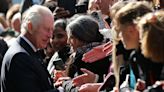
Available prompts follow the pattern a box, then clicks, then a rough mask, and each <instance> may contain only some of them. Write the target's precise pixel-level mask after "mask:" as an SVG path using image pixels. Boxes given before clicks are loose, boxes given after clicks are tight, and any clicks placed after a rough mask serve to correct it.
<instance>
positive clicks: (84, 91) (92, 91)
mask: <svg viewBox="0 0 164 92" xmlns="http://www.w3.org/2000/svg"><path fill="white" fill-rule="evenodd" d="M101 85H102V83H87V84H84V85H82V86H81V87H80V88H79V90H78V92H98V88H99V87H100V86H101Z"/></svg>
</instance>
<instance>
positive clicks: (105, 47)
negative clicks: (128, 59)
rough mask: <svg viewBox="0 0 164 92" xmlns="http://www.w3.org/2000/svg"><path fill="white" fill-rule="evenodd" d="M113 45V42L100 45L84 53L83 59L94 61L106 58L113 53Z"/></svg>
mask: <svg viewBox="0 0 164 92" xmlns="http://www.w3.org/2000/svg"><path fill="white" fill-rule="evenodd" d="M112 46H113V45H112V43H111V42H108V43H105V44H102V45H99V46H97V47H94V48H93V49H92V50H90V51H89V52H87V53H85V54H84V55H83V58H82V60H83V61H84V62H89V63H93V62H95V61H98V60H100V59H102V58H105V57H107V56H108V55H110V54H111V53H112Z"/></svg>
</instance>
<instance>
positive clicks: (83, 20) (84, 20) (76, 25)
mask: <svg viewBox="0 0 164 92" xmlns="http://www.w3.org/2000/svg"><path fill="white" fill-rule="evenodd" d="M66 30H67V34H68V43H69V44H70V46H71V47H72V50H73V51H74V52H75V56H74V58H73V59H72V60H71V61H70V66H69V67H68V76H69V77H72V78H74V77H75V76H77V75H81V74H83V72H82V71H81V70H80V69H81V68H86V69H88V70H90V71H92V72H94V73H96V74H98V75H99V81H98V82H102V81H103V76H104V74H107V73H108V68H109V65H110V63H111V62H110V61H109V57H105V58H103V59H101V60H98V61H97V62H93V63H87V62H84V61H83V60H82V57H83V54H85V53H86V52H88V51H89V50H91V49H92V48H93V47H95V46H98V45H100V44H101V43H102V41H103V35H102V34H100V32H99V27H98V24H97V22H96V21H95V20H94V19H93V18H92V17H90V16H85V15H82V16H79V17H78V18H76V19H75V20H74V21H72V22H71V23H70V24H68V26H67V28H66ZM102 70H103V71H102Z"/></svg>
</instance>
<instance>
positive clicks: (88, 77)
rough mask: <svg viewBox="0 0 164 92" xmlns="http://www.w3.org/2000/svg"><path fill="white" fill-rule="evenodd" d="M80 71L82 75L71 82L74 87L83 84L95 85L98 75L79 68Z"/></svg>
mask: <svg viewBox="0 0 164 92" xmlns="http://www.w3.org/2000/svg"><path fill="white" fill-rule="evenodd" d="M81 71H82V72H83V73H84V74H82V75H79V76H77V77H75V78H73V80H72V82H73V84H74V86H81V85H83V84H85V83H95V82H97V81H98V75H97V74H94V73H93V72H91V71H89V70H87V69H84V68H81Z"/></svg>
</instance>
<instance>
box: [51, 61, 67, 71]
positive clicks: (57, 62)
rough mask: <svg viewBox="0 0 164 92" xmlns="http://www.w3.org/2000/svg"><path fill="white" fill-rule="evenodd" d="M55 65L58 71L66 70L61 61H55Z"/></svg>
mask: <svg viewBox="0 0 164 92" xmlns="http://www.w3.org/2000/svg"><path fill="white" fill-rule="evenodd" d="M53 65H54V66H55V69H56V70H65V64H64V62H63V60H61V59H58V60H55V61H54V62H53Z"/></svg>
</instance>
